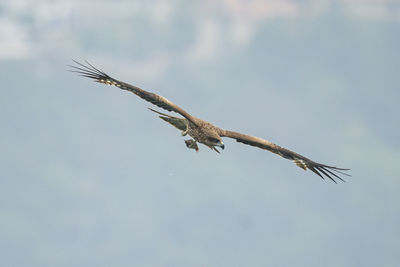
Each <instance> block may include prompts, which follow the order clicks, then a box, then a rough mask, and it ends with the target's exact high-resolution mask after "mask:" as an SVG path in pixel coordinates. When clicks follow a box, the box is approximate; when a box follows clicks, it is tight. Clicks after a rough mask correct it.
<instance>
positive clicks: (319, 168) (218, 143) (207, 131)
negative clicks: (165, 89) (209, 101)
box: [69, 60, 350, 183]
mask: <svg viewBox="0 0 400 267" xmlns="http://www.w3.org/2000/svg"><path fill="white" fill-rule="evenodd" d="M73 61H74V63H75V64H76V65H69V67H71V69H70V71H72V72H76V73H78V74H79V75H80V76H83V77H87V78H90V79H93V80H94V81H96V82H99V83H104V84H107V85H113V86H116V87H118V88H120V89H122V90H127V91H130V92H132V93H134V94H135V95H137V96H139V97H140V98H142V99H144V100H146V101H148V102H150V103H152V104H154V105H156V106H158V107H160V108H162V109H165V110H167V111H173V112H175V113H178V114H179V115H181V116H182V117H174V116H171V115H169V114H165V113H162V112H159V111H156V110H154V109H151V108H149V109H150V110H151V111H153V112H155V113H157V114H158V115H159V117H160V118H161V119H162V120H164V121H166V122H168V123H169V124H171V125H172V126H174V127H175V128H177V129H178V130H180V131H181V133H182V136H186V135H189V136H190V137H192V139H189V140H185V144H186V146H187V147H188V148H189V149H194V150H196V151H198V150H199V148H198V145H197V143H201V144H203V145H206V146H208V147H209V148H210V149H212V150H214V151H216V152H218V153H220V151H219V150H218V148H221V149H224V148H225V145H224V143H223V141H222V137H228V138H233V139H235V140H236V141H237V142H240V143H243V144H246V145H250V146H255V147H258V148H261V149H265V150H268V151H270V152H272V153H275V154H277V155H279V156H281V157H283V158H285V159H288V160H291V161H293V162H294V163H295V164H296V165H297V166H299V167H300V168H302V169H304V170H307V169H308V170H311V171H312V172H314V173H315V174H317V175H318V176H319V177H321V178H322V179H325V177H327V178H329V179H331V180H332V181H333V182H335V183H336V180H335V179H339V180H341V181H343V182H344V180H343V178H341V177H340V176H339V175H346V176H350V175H349V174H347V173H345V171H348V170H349V169H343V168H338V167H333V166H329V165H325V164H321V163H318V162H315V161H312V160H310V159H309V158H306V157H305V156H302V155H300V154H297V153H296V152H293V151H290V150H289V149H286V148H283V147H281V146H278V145H276V144H274V143H271V142H269V141H267V140H265V139H262V138H259V137H255V136H250V135H247V134H242V133H238V132H234V131H230V130H225V129H221V128H219V127H217V126H214V125H213V124H211V123H209V122H207V121H204V120H202V119H199V118H196V117H194V116H193V115H191V114H189V113H188V112H186V111H185V110H183V109H182V108H181V107H179V106H177V105H176V104H174V103H172V102H171V101H169V100H168V99H166V98H165V97H162V96H160V95H157V94H155V93H152V92H148V91H145V90H143V89H141V88H139V87H136V86H134V85H131V84H128V83H125V82H122V81H119V80H117V79H114V78H112V77H111V76H109V75H108V74H106V73H105V72H103V71H101V70H99V69H98V68H96V67H94V66H93V65H92V64H90V63H89V62H87V61H85V64H83V63H80V62H78V61H75V60H73Z"/></svg>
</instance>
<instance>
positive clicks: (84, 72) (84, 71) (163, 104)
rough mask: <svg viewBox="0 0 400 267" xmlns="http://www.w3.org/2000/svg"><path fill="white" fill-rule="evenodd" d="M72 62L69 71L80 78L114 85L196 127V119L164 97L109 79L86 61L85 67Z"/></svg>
mask: <svg viewBox="0 0 400 267" xmlns="http://www.w3.org/2000/svg"><path fill="white" fill-rule="evenodd" d="M73 61H74V62H75V64H76V65H75V66H73V65H69V66H70V67H71V68H72V69H71V71H72V72H76V73H78V74H79V75H80V76H83V77H87V78H91V79H93V80H95V81H96V82H99V83H104V84H108V85H114V86H116V87H118V88H120V89H122V90H127V91H130V92H132V93H134V94H135V95H137V96H139V97H140V98H142V99H144V100H146V101H148V102H150V103H152V104H154V105H156V106H158V107H160V108H163V109H165V110H168V111H174V112H176V113H179V114H181V115H182V116H183V117H185V118H186V119H188V120H189V121H191V122H192V123H193V124H195V125H197V124H196V118H194V117H193V116H192V115H190V114H189V113H187V112H186V111H184V110H183V109H182V108H180V107H179V106H177V105H176V104H174V103H172V102H171V101H169V100H168V99H166V98H165V97H162V96H160V95H157V94H155V93H151V92H148V91H145V90H143V89H141V88H139V87H136V86H134V85H131V84H128V83H125V82H122V81H119V80H116V79H114V78H112V77H110V76H109V75H108V74H106V73H105V72H103V71H101V70H99V69H97V68H96V67H94V66H93V65H92V64H90V63H89V62H87V61H86V65H85V64H82V63H80V62H78V61H75V60H73Z"/></svg>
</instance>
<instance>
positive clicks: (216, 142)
mask: <svg viewBox="0 0 400 267" xmlns="http://www.w3.org/2000/svg"><path fill="white" fill-rule="evenodd" d="M206 139H207V140H206V145H208V146H212V147H214V146H218V147H220V148H222V149H224V148H225V145H224V142H222V139H221V137H220V136H219V135H218V134H215V135H209V136H207V138H206Z"/></svg>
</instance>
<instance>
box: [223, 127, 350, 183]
mask: <svg viewBox="0 0 400 267" xmlns="http://www.w3.org/2000/svg"><path fill="white" fill-rule="evenodd" d="M220 136H221V137H229V138H233V139H236V141H237V142H240V143H243V144H246V145H251V146H255V147H259V148H262V149H266V150H269V151H271V152H272V153H275V154H278V155H279V156H281V157H284V158H285V159H289V160H292V161H293V162H294V163H295V164H296V165H297V166H299V167H300V168H302V169H304V170H307V169H309V170H311V171H312V172H314V173H315V174H317V175H318V176H320V177H321V178H322V179H325V178H324V176H326V177H328V178H329V179H331V180H332V181H334V182H335V183H336V180H335V178H337V179H339V180H341V181H343V182H344V180H343V179H342V178H341V177H339V175H338V174H342V175H346V176H350V175H349V174H347V173H344V172H343V171H348V170H349V169H342V168H337V167H333V166H328V165H325V164H321V163H317V162H315V161H312V160H310V159H308V158H306V157H304V156H302V155H299V154H297V153H295V152H293V151H290V150H289V149H286V148H283V147H280V146H278V145H275V144H274V143H271V142H269V141H267V140H265V139H262V138H259V137H255V136H250V135H246V134H241V133H237V132H233V131H227V130H222V129H221V130H220Z"/></svg>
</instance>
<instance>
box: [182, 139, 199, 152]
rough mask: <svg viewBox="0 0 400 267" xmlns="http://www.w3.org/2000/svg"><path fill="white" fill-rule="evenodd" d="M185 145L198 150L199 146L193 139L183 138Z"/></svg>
mask: <svg viewBox="0 0 400 267" xmlns="http://www.w3.org/2000/svg"><path fill="white" fill-rule="evenodd" d="M185 144H186V147H187V148H189V149H194V150H196V151H199V147H198V146H197V142H196V141H195V140H193V139H189V140H185Z"/></svg>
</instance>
